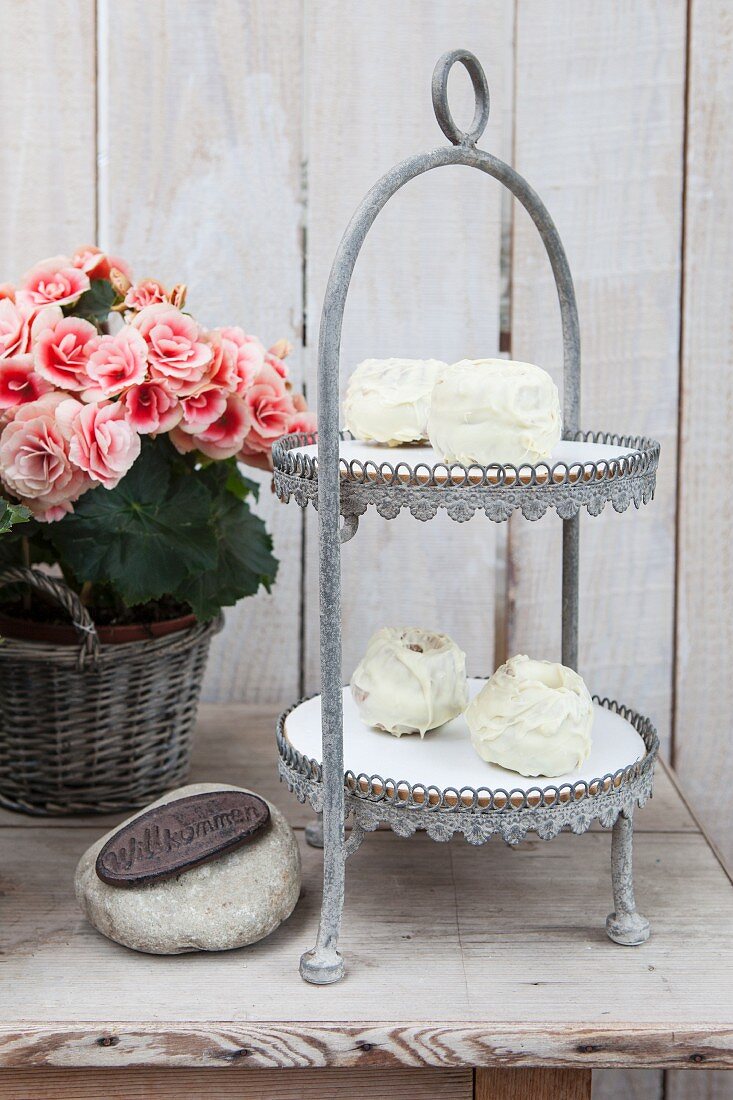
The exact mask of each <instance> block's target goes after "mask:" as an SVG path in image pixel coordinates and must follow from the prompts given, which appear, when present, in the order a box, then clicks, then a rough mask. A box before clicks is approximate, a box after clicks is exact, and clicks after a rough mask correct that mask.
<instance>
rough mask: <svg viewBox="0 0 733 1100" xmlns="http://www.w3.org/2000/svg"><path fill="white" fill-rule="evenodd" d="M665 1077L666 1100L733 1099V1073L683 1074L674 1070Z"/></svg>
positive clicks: (719, 1071) (709, 1071)
mask: <svg viewBox="0 0 733 1100" xmlns="http://www.w3.org/2000/svg"><path fill="white" fill-rule="evenodd" d="M664 1076H665V1082H666V1092H665V1094H664V1100H731V1097H733V1073H725V1072H724V1071H723V1070H708V1071H707V1072H706V1073H682V1072H681V1070H674V1069H673V1070H668V1071H667V1073H665V1075H664Z"/></svg>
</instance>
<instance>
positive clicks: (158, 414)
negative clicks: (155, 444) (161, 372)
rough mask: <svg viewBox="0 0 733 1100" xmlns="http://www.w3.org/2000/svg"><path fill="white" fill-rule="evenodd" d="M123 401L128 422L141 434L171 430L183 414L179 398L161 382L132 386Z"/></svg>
mask: <svg viewBox="0 0 733 1100" xmlns="http://www.w3.org/2000/svg"><path fill="white" fill-rule="evenodd" d="M122 403H123V404H124V406H125V416H126V418H127V421H128V423H129V424H130V425H131V426H132V427H133V428H134V429H135V431H136V432H140V434H141V435H150V434H152V433H158V432H169V431H170V430H171V428H175V426H176V424H177V423H178V422H179V420H180V419H181V416H182V415H183V410H182V409H181V404H180V402H179V400H178V398H177V397H175V396H174V395H173V394H172V393H171V392H170V391H169V390H168V389H167V388H166V387H165V386H164V385H163V384H162V383H161V382H143V383H142V384H141V385H139V386H132V387H131V388H130V389H129V390H128V391H127V393H126V394H125V396H124V397H123V398H122Z"/></svg>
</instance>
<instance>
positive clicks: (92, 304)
mask: <svg viewBox="0 0 733 1100" xmlns="http://www.w3.org/2000/svg"><path fill="white" fill-rule="evenodd" d="M116 297H117V295H116V293H115V290H114V287H113V286H112V284H111V283H110V281H109V280H108V279H94V280H93V282H92V284H91V286H90V287H89V290H86V291H85V292H84V293H83V294H82V296H81V298H79V300H78V301H77V302H75V304H74V305H73V306H69V307H68V308H67V309H66V310H64V312H65V313H66V314H67V316H68V315H70V316H73V317H81V318H82V319H83V320H85V321H91V323H92V324H93V325H96V327H97V328H98V329H99V330H100V331H101V330H102V326H103V325H104V324H106V322H107V320H108V319H109V314H110V310H111V309H112V306H113V305H114V303H115V299H116Z"/></svg>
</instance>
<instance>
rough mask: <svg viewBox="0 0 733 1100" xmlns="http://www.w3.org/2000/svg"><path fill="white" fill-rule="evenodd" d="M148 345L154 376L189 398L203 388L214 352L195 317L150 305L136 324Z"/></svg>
mask: <svg viewBox="0 0 733 1100" xmlns="http://www.w3.org/2000/svg"><path fill="white" fill-rule="evenodd" d="M132 324H133V325H134V326H135V328H137V329H138V330H139V332H140V333H141V334H142V336H143V338H144V339H145V342H146V344H147V345H148V359H149V361H150V375H151V378H153V379H158V380H159V381H160V380H165V381H166V382H167V384H168V387H169V389H170V390H171V391H172V392H173V393H177V394H178V395H179V396H181V397H186V396H188V395H190V394H192V393H195V391H196V390H197V389H198V388H199V385H200V383H201V381H202V379H203V377H204V374H205V371H206V367H207V366H208V364H209V363H210V361H211V357H212V351H211V347H210V346H209V344H206V343H204V341H203V340H202V339H201V338H200V337H201V330H200V329H199V326H198V325H197V324H196V322H195V321H194V320H193V318H192V317H187V316H186V314H184V313H181V311H180V310H179V309H176V308H175V307H174V306H171V305H168V304H167V303H165V302H159V303H156V304H155V305H152V306H146V307H145V309H143V310H141V311H140V313H138V314H137V316H136V317H135V318H134V320H133V321H132Z"/></svg>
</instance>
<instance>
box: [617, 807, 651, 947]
mask: <svg viewBox="0 0 733 1100" xmlns="http://www.w3.org/2000/svg"><path fill="white" fill-rule="evenodd" d="M633 835H634V818H633V812H628V813H627V812H626V811H624V810H622V811H621V813H620V814H619V815H618V817H617V818H616V824H615V825H614V827H613V835H612V837H611V881H612V883H613V902H614V905H615V906H616V909H615V911H614V912H613V913H610V914H609V915H608V917H607V918H606V932H607V933H608V935H609V937H610V939H612V940H613V941H614V943H621V944H624V945H625V946H626V947H636V946H637V945H638V944H640V943H644V941H645V940H648V939H649V921H648V920H647V919H646V917H642V915H641V913H639V912H637V909H636V901H635V899H634V881H633V875H632V866H631V851H632V844H633Z"/></svg>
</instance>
